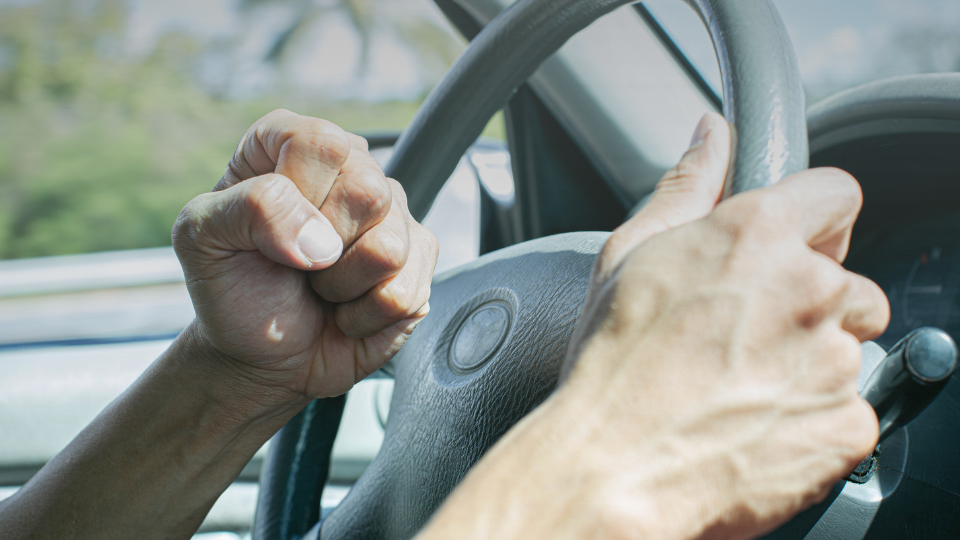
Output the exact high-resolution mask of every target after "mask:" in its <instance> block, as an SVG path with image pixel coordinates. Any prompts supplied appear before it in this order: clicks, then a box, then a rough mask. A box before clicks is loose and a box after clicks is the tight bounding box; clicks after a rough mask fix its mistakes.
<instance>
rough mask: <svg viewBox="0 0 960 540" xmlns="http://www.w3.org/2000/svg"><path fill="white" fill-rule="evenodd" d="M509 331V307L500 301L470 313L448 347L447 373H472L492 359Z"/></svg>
mask: <svg viewBox="0 0 960 540" xmlns="http://www.w3.org/2000/svg"><path fill="white" fill-rule="evenodd" d="M509 330H510V308H509V306H507V304H505V303H503V302H496V301H495V302H489V303H487V304H484V305H482V306H480V307H478V308H476V309H474V310H473V312H472V313H470V315H468V316H467V317H466V319H464V321H463V323H462V324H461V325H460V328H458V329H457V333H456V336H455V337H454V338H453V345H452V346H451V347H450V358H449V365H450V370H451V371H453V372H454V373H457V374H459V375H466V374H469V373H473V372H475V371H477V370H478V369H480V368H481V367H482V366H483V365H484V364H485V363H487V362H488V361H489V360H490V359H491V358H493V357H494V356H495V355H496V353H497V351H499V350H500V347H501V346H502V345H503V342H504V339H505V338H506V337H507V332H508V331H509Z"/></svg>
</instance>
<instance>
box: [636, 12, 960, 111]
mask: <svg viewBox="0 0 960 540" xmlns="http://www.w3.org/2000/svg"><path fill="white" fill-rule="evenodd" d="M774 4H775V5H776V6H777V8H778V9H779V10H780V14H781V16H782V17H783V21H784V24H785V25H786V27H787V30H788V31H789V32H790V37H791V39H792V40H793V46H794V48H795V50H796V53H797V59H798V60H799V63H800V72H801V74H802V76H803V82H804V86H805V88H806V91H807V104H812V103H816V102H817V101H819V100H821V99H823V98H825V97H827V96H829V95H831V94H833V93H836V92H838V91H841V90H845V89H847V88H851V87H853V86H857V85H859V84H862V83H865V82H869V81H873V80H877V79H882V78H885V77H892V76H896V75H909V74H916V73H936V72H951V71H960V2H957V1H956V0H843V1H842V2H838V1H837V0H803V1H799V0H774ZM644 6H646V7H647V9H648V10H649V11H650V12H651V14H653V16H654V17H655V18H656V19H657V22H659V23H660V25H661V26H662V27H663V28H664V30H665V31H666V32H667V34H668V35H669V36H670V37H671V39H673V41H674V43H676V45H677V47H678V48H679V49H680V50H681V52H683V53H684V54H685V55H686V56H687V59H688V60H689V61H690V63H691V64H692V65H693V66H694V68H696V69H697V71H699V73H700V74H701V76H702V77H703V78H704V79H705V81H706V82H707V84H709V85H710V87H711V88H712V89H713V90H714V92H716V93H717V94H718V95H720V94H721V89H720V73H719V69H718V67H717V60H716V56H715V55H714V52H713V47H712V45H711V44H710V39H709V37H708V36H707V33H706V31H704V29H703V25H702V24H701V23H700V20H699V19H698V18H697V16H696V15H695V14H694V13H693V11H692V10H691V9H689V8H688V7H687V6H686V5H685V4H684V3H683V2H678V1H677V0H646V1H645V2H644Z"/></svg>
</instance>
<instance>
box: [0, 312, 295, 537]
mask: <svg viewBox="0 0 960 540" xmlns="http://www.w3.org/2000/svg"><path fill="white" fill-rule="evenodd" d="M267 403H269V404H270V406H268V405H267ZM278 403H285V405H283V406H277V404H278ZM306 403H307V401H306V400H293V399H289V396H277V395H267V394H265V393H264V391H263V390H262V389H259V388H257V387H256V384H255V382H254V381H250V380H243V378H242V377H240V376H238V374H236V373H232V372H230V371H229V369H228V368H226V367H225V366H224V365H223V364H221V363H220V362H218V361H217V359H216V358H215V357H214V356H212V355H211V354H210V353H209V352H208V351H207V350H206V349H205V348H204V347H203V346H202V345H201V344H200V343H199V341H198V339H197V338H196V335H195V331H194V329H193V328H192V327H191V328H189V329H188V330H187V331H185V332H184V334H182V335H181V336H180V337H179V338H178V339H177V340H176V341H175V342H174V344H173V345H172V346H171V348H170V349H169V350H168V351H166V352H165V353H164V354H163V355H162V356H161V357H160V358H159V359H158V360H157V361H156V362H155V363H154V364H153V365H152V366H151V367H150V368H149V369H148V370H147V371H146V372H145V373H144V374H143V375H142V376H141V377H140V378H139V379H138V380H137V381H136V382H135V383H134V384H133V385H132V386H131V387H130V388H129V389H128V390H127V391H126V392H124V393H123V394H122V395H121V396H120V397H119V398H117V399H116V400H115V401H114V402H113V403H112V404H111V405H110V406H108V407H107V408H106V409H105V410H104V411H103V412H102V413H101V414H100V415H99V416H98V417H97V418H96V420H94V421H93V423H91V424H90V425H89V426H88V427H87V428H86V429H85V430H84V431H83V432H81V433H80V435H78V436H77V438H76V439H74V440H73V442H71V443H70V445H69V446H67V448H66V449H64V450H63V451H62V452H61V453H60V454H59V455H58V456H57V457H56V458H54V459H53V460H52V461H51V462H50V463H49V464H47V466H46V467H44V468H43V469H42V470H41V471H40V472H39V473H38V474H37V475H36V476H35V477H34V478H33V479H32V480H31V481H30V482H29V483H28V484H27V485H25V486H24V487H23V488H21V489H20V490H19V491H18V492H17V494H16V495H14V496H13V497H11V498H10V499H9V500H8V501H6V503H7V504H6V505H5V506H4V507H3V508H2V509H0V530H3V531H4V534H5V536H4V538H9V539H21V538H57V539H64V538H74V539H81V538H97V539H107V538H118V539H119V538H140V539H148V538H158V539H159V538H163V539H167V538H189V537H190V536H191V535H192V534H193V533H194V532H195V531H196V529H197V527H199V525H200V523H201V522H202V521H203V518H204V516H205V515H206V513H207V512H208V511H209V509H210V507H211V506H212V505H213V503H214V502H215V501H216V499H217V497H218V496H219V495H220V494H221V493H222V492H223V491H224V490H225V489H226V488H227V486H229V485H230V483H231V482H232V481H233V480H234V479H235V478H236V477H237V475H238V474H239V473H240V471H241V469H242V468H243V467H244V465H245V464H246V463H247V462H248V461H249V459H250V458H251V457H252V456H253V454H254V453H255V452H256V451H257V449H258V448H259V447H260V446H261V445H262V444H263V443H264V442H265V441H266V440H267V439H269V438H270V436H272V434H273V433H275V432H276V431H277V430H278V429H279V428H280V427H281V426H282V425H283V424H284V423H285V422H286V421H287V420H288V419H289V418H291V417H292V416H293V415H294V414H296V412H297V411H298V410H299V408H300V407H302V406H303V405H305V404H306Z"/></svg>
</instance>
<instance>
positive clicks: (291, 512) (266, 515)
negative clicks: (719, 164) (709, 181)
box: [254, 0, 809, 540]
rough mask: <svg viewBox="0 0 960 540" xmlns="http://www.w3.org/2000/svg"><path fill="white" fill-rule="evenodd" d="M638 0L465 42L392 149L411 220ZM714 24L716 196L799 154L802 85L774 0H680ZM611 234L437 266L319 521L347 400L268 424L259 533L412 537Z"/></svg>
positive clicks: (529, 16)
mask: <svg viewBox="0 0 960 540" xmlns="http://www.w3.org/2000/svg"><path fill="white" fill-rule="evenodd" d="M631 1H635V0H519V1H518V2H516V3H515V4H514V5H513V6H511V7H510V8H509V9H507V10H505V11H504V12H503V13H501V14H500V16H498V17H497V18H496V19H495V20H494V21H492V22H491V23H490V24H489V25H487V27H486V28H484V30H483V31H482V32H481V33H480V34H479V35H478V36H477V37H476V38H475V39H474V40H473V41H472V42H471V44H470V46H469V48H468V49H467V50H466V52H465V53H464V54H463V56H462V57H461V58H460V59H459V60H458V61H457V63H456V64H455V65H454V66H453V67H452V68H451V69H450V71H449V72H448V73H447V75H446V77H445V78H444V79H443V81H442V82H441V83H440V84H439V85H438V86H437V87H436V88H435V89H434V91H433V92H432V93H431V94H430V96H429V97H428V98H427V100H426V102H425V103H424V104H423V106H422V107H421V109H420V111H419V112H418V114H417V116H416V118H415V119H414V120H413V122H412V123H411V125H410V126H409V127H408V128H407V130H406V131H405V132H404V134H403V136H402V137H401V138H400V140H399V141H398V143H397V145H396V146H395V149H394V156H393V159H392V160H391V162H390V164H389V166H388V167H387V171H386V173H387V175H388V176H392V177H393V178H396V179H397V180H398V181H399V182H400V183H401V184H402V185H403V187H404V189H405V190H406V192H407V196H408V201H409V206H410V211H411V212H412V213H413V216H414V217H415V218H417V219H422V218H423V217H424V216H425V215H426V213H427V211H428V210H429V209H430V206H431V205H432V204H433V201H434V199H435V198H436V196H437V193H438V192H439V191H440V188H441V187H442V186H443V184H444V182H445V181H446V180H447V178H449V177H450V175H451V174H452V172H453V170H454V168H455V167H456V165H457V163H458V162H459V160H460V157H461V156H462V155H463V154H464V152H465V151H466V150H467V149H468V148H469V146H470V145H471V144H472V143H473V141H475V140H476V139H477V137H478V136H479V135H480V133H481V131H482V130H483V128H484V126H485V125H486V123H487V122H488V120H489V119H490V117H491V116H493V114H494V113H495V112H496V111H498V110H500V109H501V108H502V107H503V106H504V105H505V104H506V103H507V101H508V100H509V99H510V97H511V95H512V94H513V92H515V90H516V88H517V87H518V86H520V85H521V84H523V82H524V81H525V80H526V79H527V78H528V77H529V76H530V75H531V74H532V73H533V72H534V70H536V68H537V67H538V66H539V65H540V63H541V62H542V61H543V60H544V59H546V58H547V57H548V56H550V55H551V54H552V53H553V52H555V51H556V50H557V49H559V48H560V47H561V46H562V45H563V44H564V43H565V42H566V41H567V40H568V39H569V38H570V37H571V36H573V35H574V34H575V33H577V32H579V31H580V30H582V29H583V28H585V27H587V26H588V25H589V24H590V23H592V22H593V21H595V20H596V19H598V18H600V17H601V16H603V15H605V14H607V13H609V12H611V11H613V10H614V9H616V8H618V7H620V6H622V5H625V4H628V3H630V2H631ZM685 1H686V2H687V3H688V4H689V5H690V6H691V7H692V8H693V9H694V10H695V11H696V12H697V13H698V14H699V15H700V18H701V19H702V20H703V22H704V24H705V25H706V27H707V29H708V30H709V32H710V36H711V38H712V40H713V43H714V47H715V48H716V52H717V57H718V59H719V61H720V73H721V76H722V80H723V92H724V111H723V112H724V115H725V116H726V119H727V121H728V122H730V125H731V129H732V135H733V136H732V139H731V140H732V145H733V148H732V152H731V155H732V156H733V157H732V163H731V166H730V168H729V172H728V177H727V180H726V187H725V189H724V196H730V195H733V194H736V193H739V192H741V191H746V190H749V189H753V188H758V187H763V186H767V185H770V184H771V183H774V182H776V181H778V180H780V179H781V178H783V177H785V176H787V175H789V174H792V173H795V172H798V171H800V170H803V169H805V168H806V167H807V163H808V156H809V153H808V147H807V127H806V118H805V104H804V93H803V88H802V86H801V81H800V75H799V71H798V68H797V61H796V57H795V55H794V52H793V46H792V45H791V43H790V39H789V36H788V35H787V31H786V29H785V28H784V26H783V22H782V21H781V19H780V16H779V14H778V13H777V11H776V9H775V8H774V6H773V4H772V2H771V0H736V1H730V0H685ZM607 236H608V235H607V233H572V234H563V235H558V236H553V237H547V238H541V239H538V240H532V241H529V242H525V243H522V244H518V245H515V246H511V247H508V248H505V249H502V250H499V251H497V252H494V253H490V254H488V255H485V256H483V257H481V258H480V259H478V260H476V261H474V262H472V263H469V264H467V265H464V266H462V267H460V268H457V269H455V270H452V271H450V272H446V273H444V274H442V275H440V276H437V277H436V279H435V280H434V282H433V293H432V296H431V299H430V305H431V311H430V316H429V317H427V318H426V319H425V320H424V322H423V323H422V324H421V325H420V326H419V327H418V328H417V331H416V332H415V333H414V334H413V336H412V337H411V338H410V340H409V341H408V342H407V344H406V345H405V346H404V348H403V349H402V350H401V351H400V353H399V354H398V355H397V357H396V358H395V359H394V360H393V361H392V362H391V366H392V371H393V374H394V377H395V386H394V391H393V398H392V402H391V405H390V415H389V420H388V422H387V425H386V432H385V435H384V440H383V445H382V447H381V449H380V452H379V453H378V454H377V456H376V458H375V459H374V461H373V462H372V463H371V464H370V466H369V468H368V469H367V470H366V472H365V473H364V474H363V476H361V478H360V479H359V480H358V481H357V483H356V484H355V485H354V487H353V489H352V490H351V491H350V493H349V494H348V495H347V497H346V498H345V499H344V500H343V502H342V503H341V504H340V505H339V506H338V507H337V508H336V509H335V510H334V511H333V512H332V513H331V514H330V515H329V516H328V517H327V518H326V519H324V521H323V523H322V524H318V520H319V511H320V493H321V490H322V488H323V485H324V482H325V480H326V474H327V467H328V466H329V457H330V450H331V448H332V443H333V438H334V436H335V434H336V430H337V427H338V423H339V422H338V420H339V416H340V413H341V411H342V408H343V398H342V397H340V398H332V399H326V400H318V401H315V402H313V403H312V404H311V405H310V406H308V407H307V409H305V410H304V411H303V412H301V413H300V414H299V415H298V416H297V417H296V418H294V419H293V420H292V421H291V422H290V423H289V424H288V425H287V426H286V427H284V429H283V430H281V432H280V433H279V434H278V436H277V437H275V438H274V440H273V443H272V446H271V449H270V455H269V457H268V458H267V462H266V463H265V469H264V472H263V476H262V481H261V494H260V500H259V503H258V508H257V518H256V524H255V527H254V535H255V536H254V538H256V539H257V540H281V539H282V540H293V539H297V538H301V537H305V538H317V537H318V536H320V537H322V538H323V539H324V540H346V539H361V538H362V539H397V540H400V539H407V538H410V537H412V536H413V535H414V534H416V532H417V531H418V530H419V529H420V528H421V527H422V526H423V525H424V524H425V523H426V521H427V519H428V518H429V517H430V515H431V514H432V513H433V512H434V511H435V510H436V509H437V507H438V506H439V505H440V503H441V502H442V501H443V500H444V498H445V497H446V496H447V494H449V492H450V491H452V490H453V489H454V487H455V486H456V485H457V483H458V482H459V481H460V480H461V479H462V478H463V477H464V475H465V474H466V473H467V471H468V469H469V468H470V467H471V466H473V464H474V463H476V462H477V460H478V459H479V458H480V456H481V455H482V454H483V453H484V451H486V449H487V448H489V447H490V446H491V445H493V444H494V443H495V442H496V441H497V439H499V438H500V437H501V436H502V435H503V434H504V433H505V432H506V431H507V430H508V429H509V428H510V427H511V426H513V425H514V424H515V423H516V422H517V421H518V420H519V419H520V418H521V417H523V416H524V415H525V414H527V413H528V412H530V411H531V410H532V409H533V408H534V407H536V406H537V405H538V404H539V403H541V402H542V401H543V400H544V399H545V398H546V397H547V396H548V395H549V394H550V392H551V391H553V389H554V388H555V386H556V384H557V379H558V376H559V372H560V367H561V364H562V362H563V358H564V354H565V352H566V349H567V344H568V342H569V339H570V334H571V333H572V331H573V326H574V323H575V322H576V319H577V315H578V313H579V311H580V307H581V305H582V304H583V301H584V296H585V295H586V291H587V285H588V282H589V277H590V271H591V268H592V265H593V261H594V259H595V257H596V255H597V253H598V252H599V251H600V248H601V247H602V246H603V243H604V241H605V240H606V238H607Z"/></svg>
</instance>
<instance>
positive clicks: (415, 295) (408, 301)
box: [335, 224, 438, 337]
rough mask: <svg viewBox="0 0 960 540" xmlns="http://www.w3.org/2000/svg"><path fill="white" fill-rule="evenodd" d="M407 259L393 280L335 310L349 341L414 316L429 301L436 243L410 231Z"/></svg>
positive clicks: (427, 235)
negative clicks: (349, 337) (350, 338)
mask: <svg viewBox="0 0 960 540" xmlns="http://www.w3.org/2000/svg"><path fill="white" fill-rule="evenodd" d="M410 242H411V247H410V255H409V257H408V259H407V264H406V265H404V267H403V269H402V270H401V271H400V273H399V274H397V275H396V276H394V277H392V278H390V279H387V280H385V281H382V282H380V283H378V284H377V285H375V286H374V287H373V288H372V289H371V290H370V291H368V292H367V293H366V294H364V295H363V296H361V297H360V298H358V299H356V300H354V301H352V302H348V303H345V304H340V305H338V306H337V310H336V312H335V318H336V321H337V326H338V327H339V328H340V330H341V331H342V332H343V333H344V334H346V335H348V336H351V337H370V336H374V335H377V334H378V333H380V332H382V331H383V330H385V329H387V328H389V327H390V326H392V325H394V324H396V323H398V322H399V321H403V320H405V319H408V318H410V317H412V316H414V314H416V313H417V312H418V311H419V310H420V309H421V308H422V307H423V306H424V304H426V303H427V300H429V299H430V281H431V280H432V278H433V269H434V267H435V266H436V262H437V254H438V248H437V241H436V238H434V236H433V234H432V233H430V231H428V230H427V229H426V228H424V227H423V226H422V225H419V224H414V226H412V227H411V230H410Z"/></svg>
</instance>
